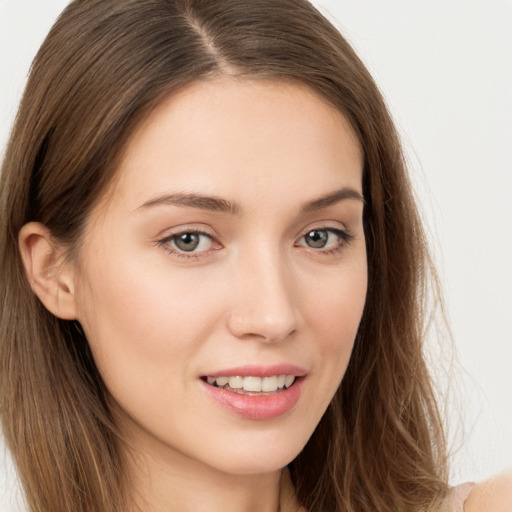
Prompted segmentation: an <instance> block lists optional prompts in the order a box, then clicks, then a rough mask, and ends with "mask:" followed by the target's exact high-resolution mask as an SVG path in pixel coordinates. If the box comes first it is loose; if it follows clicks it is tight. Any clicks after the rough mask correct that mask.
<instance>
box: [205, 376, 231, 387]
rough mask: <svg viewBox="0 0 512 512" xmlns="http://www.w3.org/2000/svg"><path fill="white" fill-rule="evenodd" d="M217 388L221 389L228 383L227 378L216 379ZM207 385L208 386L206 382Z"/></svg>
mask: <svg viewBox="0 0 512 512" xmlns="http://www.w3.org/2000/svg"><path fill="white" fill-rule="evenodd" d="M216 380H217V386H219V388H223V387H224V386H225V385H226V384H227V383H228V382H229V377H217V379H216ZM213 381H214V382H215V379H213ZM208 384H210V383H209V382H208Z"/></svg>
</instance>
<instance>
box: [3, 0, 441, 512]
mask: <svg viewBox="0 0 512 512" xmlns="http://www.w3.org/2000/svg"><path fill="white" fill-rule="evenodd" d="M219 75H229V76H232V77H234V78H235V79H237V80H275V81H279V80H283V81H288V82H289V81H292V82H295V83H299V84H302V85H305V86H307V87H309V88H310V89H311V90H312V91H314V92H315V93H316V94H318V95H319V96H321V97H322V98H324V99H325V100H327V101H328V102H329V103H330V104H331V105H333V106H334V107H335V108H336V109H338V110H339V111H340V112H341V113H342V114H343V115H344V116H345V118H346V119H347V120H348V121H349V123H350V125H351V127H352V129H353V131H354V133H355V135H356V136H357V138H358V140H359V143H360V145H361V147H362V149H363V153H364V170H363V193H364V198H365V206H364V230H365V237H366V244H367V259H368V262H367V263H368V279H369V281H368V292H367V299H366V304H365V309H364V313H363V317H362V320H361V324H360V327H359V331H358V334H357V338H356V343H355V347H354V351H353V355H352V357H351V360H350V363H349V366H348V369H347V372H346V374H345V376H344V378H343V381H342V383H341V385H340V387H339V389H338V390H337V392H336V394H335V396H334V398H333V400H332V403H331V404H330V406H329V408H328V410H327V412H326V413H325V415H324V416H323V418H322V419H321V421H320V424H319V425H318V427H317V429H316V430H315V432H314V434H313V436H312V437H311V439H310V440H309V441H308V443H307V445H306V446H305V447H304V449H303V451H302V452H301V453H300V454H299V455H298V457H297V458H296V459H295V460H294V461H293V462H292V463H291V464H290V465H289V471H290V475H291V478H292V482H293V484H294V487H295V491H296V495H297V499H298V501H299V503H300V504H302V505H303V506H304V507H305V508H306V509H307V510H308V512H419V511H427V510H429V511H430V510H435V509H436V508H437V507H439V505H440V503H441V502H442V500H443V499H444V497H445V495H446V493H447V484H446V478H447V476H446V474H447V472H446V446H445V440H444V435H443V428H442V424H441V421H440V415H439V411H438V408H437V405H436V400H435V395H434V393H433V386H432V382H431V379H430V376H429V372H428V370H427V367H426V363H425V357H424V332H425V325H424V324H425V316H426V315H425V296H426V290H427V289H428V288H429V287H431V286H432V282H434V288H435V275H434V274H433V273H432V272H431V268H430V267H431V265H430V260H429V256H428V252H427V246H426V242H425V236H424V231H423V228H422V224H421V221H420V217H419V215H418V210H417V205H416V202H415V200H414V197H413V194H412V191H411V188H410V182H409V178H408V175H407V170H406V165H405V162H404V157H403V154H402V149H401V145H400V141H399V138H398V135H397V132H396V129H395V127H394V125H393V122H392V120H391V118H390V115H389V113H388V110H387V108H386V105H385V103H384V101H383V98H382V95H381V94H380V92H379V90H378V88H377V86H376V85H375V83H374V81H373V79H372V78H371V76H370V74H369V73H368V71H367V70H366V68H365V67H364V65H363V64H362V62H361V61H360V59H359V58H358V57H357V56H356V54H355V53H354V51H353V50H352V48H351V47H350V45H349V44H348V43H347V41H346V40H345V39H344V38H343V37H342V35H340V33H339V32H338V31H337V30H336V29H335V28H334V27H333V26H332V25H331V23H330V22H329V21H327V19H326V18H325V17H324V16H322V15H321V14H320V13H319V12H318V11H317V10H316V9H315V8H314V7H313V6H312V5H310V4H309V3H308V2H307V1H306V0H75V1H74V2H71V3H70V5H69V6H68V7H67V8H66V9H65V11H64V12H63V13H62V15H61V16H60V18H59V19H58V20H57V22H56V23H55V25H54V26H53V28H52V29H51V31H50V33H49V35H48V36H47V38H46V40H45V42H44V43H43V45H42V47H41V49H40V50H39V52H38V54H37V56H36V58H35V60H34V62H33V65H32V68H31V72H30V76H29V79H28V84H27V86H26V90H25V93H24V95H23V99H22V101H21V105H20V108H19V111H18V115H17V118H16V121H15V125H14V127H13V130H12V133H11V137H10V140H9V143H8V146H7V149H6V153H5V157H4V161H3V165H2V170H1V176H0V215H1V222H0V414H1V422H2V425H3V432H4V435H5V438H6V442H7V445H8V447H9V449H10V451H11V453H12V456H13V459H14V461H15V464H16V467H17V471H18V474H19V476H20V479H21V482H22V485H23V489H24V492H25V496H26V501H27V504H28V506H29V508H30V510H31V512H69V511H73V512H110V511H112V512H113V511H119V512H121V511H123V510H126V509H127V508H128V507H127V506H126V500H127V499H129V493H128V494H127V492H126V482H124V472H123V467H122V457H120V453H119V446H120V443H119V436H120V434H119V432H118V431H117V429H116V422H115V421H114V414H113V411H112V400H111V397H110V396H109V393H108V390H107V389H106V388H105V386H104V384H103V381H102V378H101V376H100V374H99V373H98V370H97V368H96V366H95V363H94V360H93V358H92V356H91V352H90V350H89V347H88V344H87V340H86V339H85V337H84V334H83V331H82V329H81V328H80V325H78V324H77V323H76V322H73V321H67V320H62V319H59V318H56V317H55V316H53V315H52V314H51V313H50V312H48V311H47V310H46V309H45V308H44V306H43V305H42V304H41V303H40V302H39V300H38V299H37V298H36V296H35V295H34V293H33V292H32V290H31V287H30V285H29V283H28V280H27V278H26V276H25V272H24V268H23V264H22V260H21V255H20V250H19V248H18V233H19V231H20V229H21V228H22V226H23V225H24V224H26V223H27V222H30V221H37V222H41V223H42V224H44V225H45V226H46V227H47V228H48V229H49V230H50V232H51V233H52V236H53V237H54V238H55V239H56V240H58V241H59V242H62V243H63V244H65V245H66V246H67V247H69V248H70V254H71V256H70V257H73V256H72V255H73V251H79V250H80V240H81V236H82V235H83V228H84V225H85V222H86V220H87V218H88V215H89V213H90V211H91V209H92V208H93V207H94V206H95V205H96V204H97V203H98V201H99V199H100V198H101V197H102V194H103V193H104V192H105V190H106V187H107V186H108V185H109V183H111V180H112V179H113V177H114V176H115V172H116V168H117V166H116V161H117V159H118V158H119V156H120V155H121V152H122V150H123V148H124V147H125V145H126V142H127V140H128V139H129V137H130V135H131V134H132V133H133V131H134V129H135V128H136V127H137V126H139V124H140V123H141V121H142V120H143V119H144V118H146V117H147V116H148V115H149V114H150V113H151V112H152V111H153V110H154V109H155V108H156V107H157V106H158V105H159V104H160V103H161V102H162V100H163V99H165V98H166V97H168V96H169V95H172V94H173V93H175V92H176V91H177V90H179V89H181V88H184V87H187V86H188V85H190V84H193V83H197V82H200V81H205V80H208V79H210V78H214V77H218V76H219Z"/></svg>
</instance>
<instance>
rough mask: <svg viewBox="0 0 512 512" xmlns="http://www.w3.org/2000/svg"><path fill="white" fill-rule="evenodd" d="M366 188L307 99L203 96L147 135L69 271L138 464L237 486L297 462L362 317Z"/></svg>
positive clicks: (176, 98)
mask: <svg viewBox="0 0 512 512" xmlns="http://www.w3.org/2000/svg"><path fill="white" fill-rule="evenodd" d="M361 180H362V156H361V151H360V148H359V145H358V143H357V142H356V139H355V137H354V136H353V134H352V131H351V130H350V128H349V126H348V124H347V122H346V121H345V119H344V118H343V117H342V116H341V115H340V113H339V112H338V111H336V110H334V109H333V108H332V107H330V106H329V105H327V104H326V103H325V102H324V101H323V100H322V99H320V98H319V97H318V96H316V95H315V94H313V93H312V92H310V91H309V90H307V89H305V88H303V87H300V86H298V85H290V84H285V83H279V82H264V81H249V80H240V81H237V80H233V79H218V80H216V81H210V82H206V83H200V84H197V85H194V86H192V87H189V88H188V89H186V90H184V91H182V92H180V93H178V94H175V95H173V96H172V97H171V98H169V99H167V100H166V101H165V102H164V103H162V104H161V105H160V106H159V107H158V108H157V109H156V111H155V112H154V113H152V115H151V116H150V117H149V118H148V119H147V120H146V121H145V122H144V123H143V124H142V126H140V127H139V129H138V130H137V131H136V133H135V134H134V135H133V136H132V138H131V140H130V142H129V144H128V146H127V149H126V151H125V153H124V155H123V158H122V161H121V163H120V167H119V170H118V175H117V179H116V180H115V183H114V184H113V185H112V187H111V189H110V190H109V192H108V194H107V196H106V198H105V201H103V202H102V204H101V205H99V206H97V207H96V209H95V210H93V212H92V214H91V216H90V218H89V222H88V224H87V227H86V232H85V235H84V239H83V245H81V250H80V254H79V256H78V258H77V260H76V263H75V265H76V272H75V274H74V275H75V278H74V280H75V284H74V285H75V300H76V308H77V318H78V320H79V321H80V323H81V324H82V326H83V328H84V330H85V333H86V335H87V338H88V340H89V343H90V346H91V349H92V352H93V355H94V358H95V361H96V364H97V366H98V369H99V371H100V373H101V375H102V377H103V379H104V382H105V384H106V386H107V388H108V389H109V391H110V393H111V394H112V396H113V398H114V399H115V401H116V402H117V404H118V405H119V409H120V411H121V417H120V420H119V421H120V428H121V429H122V430H123V431H124V434H125V435H126V436H127V437H128V438H129V439H130V441H131V445H132V446H133V447H135V449H136V450H137V451H140V452H141V453H143V452H144V453H149V454H150V455H151V456H152V457H153V458H156V459H158V460H162V461H170V462H172V463H179V464H180V465H181V466H182V467H184V465H186V464H189V465H192V467H193V466H194V465H201V466H202V467H203V468H204V467H210V468H214V469H217V470H221V471H223V472H229V473H237V474H240V473H242V474H250V473H258V472H267V471H274V470H276V469H278V468H280V467H282V466H284V465H286V464H287V463H289V462H290V461H291V460H292V459H293V458H294V457H295V456H296V455H297V454H298V453H299V451H300V450H301V449H302V448H303V446H304V445H305V443H306V442H307V440H308V438H309V437H310V436H311V434H312V433H313V431H314V429H315V427H316V425H317V424H318V422H319V420H320V418H321V417H322V415H323V413H324V411H325V409H326V408H327V406H328V404H329V402H330V401H331V399H332V397H333V395H334V393H335V391H336V389H337V388H338V386H339V384H340V381H341V379H342V378H343V375H344V372H345V370H346V367H347V364H348V361H349V358H350V353H351V350H352V347H353V343H354V337H355V335H356V331H357V328H358V325H359V322H360V319H361V315H362V311H363V306H364V302H365V295H366V286H367V270H366V251H365V239H364V233H363V223H362V211H363V201H362V188H361ZM287 386H289V387H287Z"/></svg>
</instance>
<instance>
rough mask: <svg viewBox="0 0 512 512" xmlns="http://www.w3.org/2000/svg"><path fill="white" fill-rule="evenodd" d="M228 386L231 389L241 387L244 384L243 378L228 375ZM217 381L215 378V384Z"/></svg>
mask: <svg viewBox="0 0 512 512" xmlns="http://www.w3.org/2000/svg"><path fill="white" fill-rule="evenodd" d="M228 382H229V387H230V388H233V389H242V387H243V385H244V378H243V377H239V376H236V377H229V379H228ZM218 383H219V380H218V379H217V384H218Z"/></svg>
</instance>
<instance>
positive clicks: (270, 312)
mask: <svg viewBox="0 0 512 512" xmlns="http://www.w3.org/2000/svg"><path fill="white" fill-rule="evenodd" d="M286 267H287V266H286V265H285V262H283V261H282V257H281V255H280V254H279V253H278V252H277V251H274V253H273V254H271V253H269V252H265V251H260V254H259V255H254V254H252V255H251V257H250V258H240V262H239V264H238V265H237V270H236V271H235V272H234V274H233V275H232V278H233V281H234V285H233V286H234V289H235V290H236V292H235V293H234V294H233V295H234V296H233V306H232V308H231V311H230V313H229V317H228V328H229V330H230V332H231V333H232V334H233V335H234V336H236V337H237V338H240V339H261V340H262V341H264V342H268V343H271V342H278V341H284V340H286V339H288V338H289V337H290V336H291V335H292V334H294V333H295V331H296V330H297V327H298V323H299V312H298V308H297V303H296V299H297V297H296V296H295V295H294V293H293V278H292V276H291V275H290V274H291V272H290V270H289V268H288V269H287V268H286Z"/></svg>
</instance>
